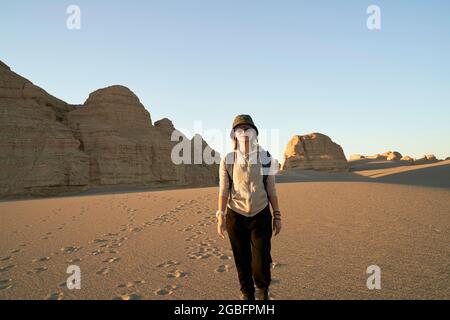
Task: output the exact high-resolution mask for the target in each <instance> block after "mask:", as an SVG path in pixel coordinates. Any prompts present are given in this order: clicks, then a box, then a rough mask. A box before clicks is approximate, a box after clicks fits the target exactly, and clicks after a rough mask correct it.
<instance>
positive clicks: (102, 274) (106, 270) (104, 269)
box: [97, 268, 110, 276]
mask: <svg viewBox="0 0 450 320" xmlns="http://www.w3.org/2000/svg"><path fill="white" fill-rule="evenodd" d="M109 271H110V269H109V268H103V269H100V270H99V271H97V275H98V276H104V275H107V274H108V273H109Z"/></svg>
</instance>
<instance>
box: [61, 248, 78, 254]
mask: <svg viewBox="0 0 450 320" xmlns="http://www.w3.org/2000/svg"><path fill="white" fill-rule="evenodd" d="M81 249H82V248H81V247H64V248H61V251H62V252H63V253H68V254H71V253H75V252H77V251H80V250H81Z"/></svg>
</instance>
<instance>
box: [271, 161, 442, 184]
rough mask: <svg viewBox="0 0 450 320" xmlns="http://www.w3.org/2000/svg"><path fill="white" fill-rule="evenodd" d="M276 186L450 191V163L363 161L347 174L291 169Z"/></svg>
mask: <svg viewBox="0 0 450 320" xmlns="http://www.w3.org/2000/svg"><path fill="white" fill-rule="evenodd" d="M276 181H277V183H292V182H319V181H336V182H350V181H353V182H375V183H389V184H402V185H412V186H422V187H434V188H445V189H448V188H450V161H440V162H437V163H433V164H427V165H406V164H405V163H402V162H387V161H381V162H380V161H379V162H375V161H366V162H359V161H358V163H357V164H356V165H354V164H353V163H352V164H351V169H350V172H336V173H333V172H317V171H311V170H299V169H290V170H288V171H282V172H280V174H279V175H278V176H277V178H276Z"/></svg>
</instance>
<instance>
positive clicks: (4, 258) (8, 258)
mask: <svg viewBox="0 0 450 320" xmlns="http://www.w3.org/2000/svg"><path fill="white" fill-rule="evenodd" d="M11 258H12V257H11V256H7V257H3V258H0V261H8V260H10V259H11Z"/></svg>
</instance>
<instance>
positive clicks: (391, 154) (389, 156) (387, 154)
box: [382, 151, 402, 161]
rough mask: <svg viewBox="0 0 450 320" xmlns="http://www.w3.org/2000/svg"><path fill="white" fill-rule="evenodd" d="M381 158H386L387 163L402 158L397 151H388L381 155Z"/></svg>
mask: <svg viewBox="0 0 450 320" xmlns="http://www.w3.org/2000/svg"><path fill="white" fill-rule="evenodd" d="M382 156H383V157H386V160H387V161H399V160H400V159H401V158H402V154H401V153H400V152H397V151H388V152H385V153H383V154H382Z"/></svg>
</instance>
